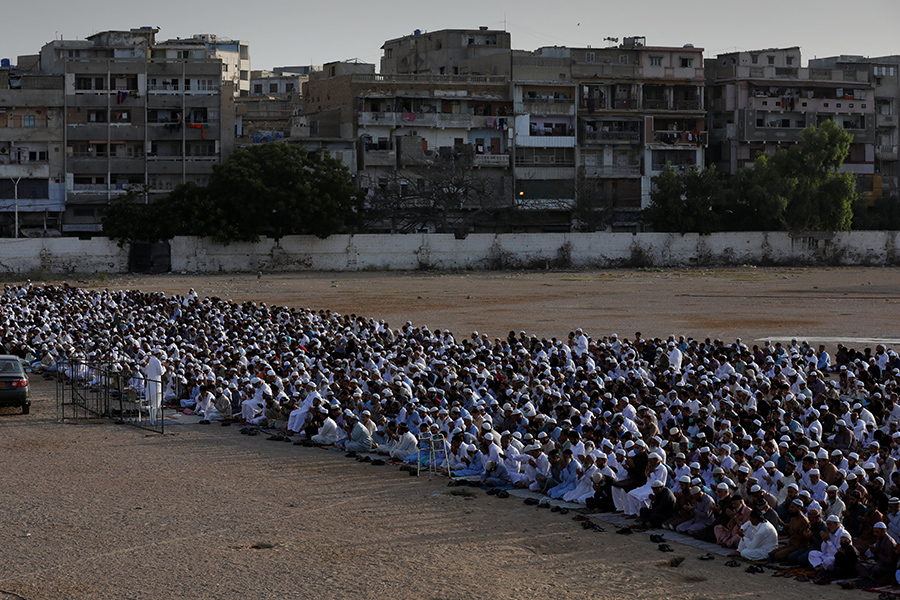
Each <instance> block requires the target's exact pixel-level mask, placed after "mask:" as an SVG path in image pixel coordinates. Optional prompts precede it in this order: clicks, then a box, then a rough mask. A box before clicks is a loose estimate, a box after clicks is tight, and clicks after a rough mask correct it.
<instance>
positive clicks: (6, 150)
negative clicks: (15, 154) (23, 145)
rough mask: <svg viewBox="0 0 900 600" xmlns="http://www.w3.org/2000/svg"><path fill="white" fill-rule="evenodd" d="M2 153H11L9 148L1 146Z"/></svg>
mask: <svg viewBox="0 0 900 600" xmlns="http://www.w3.org/2000/svg"><path fill="white" fill-rule="evenodd" d="M0 154H9V148H0Z"/></svg>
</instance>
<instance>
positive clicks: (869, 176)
mask: <svg viewBox="0 0 900 600" xmlns="http://www.w3.org/2000/svg"><path fill="white" fill-rule="evenodd" d="M706 89H707V104H708V106H709V116H708V119H709V122H710V156H709V162H710V164H715V165H716V167H717V168H718V169H719V170H720V171H721V172H722V173H724V174H727V175H731V174H734V173H735V172H736V171H737V170H738V169H740V168H741V167H745V166H747V165H750V164H752V162H753V160H754V159H755V157H756V156H757V155H758V154H759V153H760V152H774V151H775V150H776V149H777V148H779V147H786V146H788V145H792V144H796V143H798V142H799V141H800V133H801V132H802V131H803V130H804V129H805V128H806V127H810V126H818V125H820V124H821V123H823V122H824V121H827V120H833V121H835V122H836V123H838V124H839V125H841V126H842V127H843V128H844V129H845V130H847V131H848V132H849V133H851V134H853V143H852V144H851V146H850V154H849V156H848V157H847V159H846V161H845V162H844V167H843V169H844V170H845V171H851V172H854V173H856V174H857V176H858V177H857V181H858V185H859V186H860V190H861V191H863V192H865V191H866V190H869V191H871V190H872V186H873V179H874V178H873V176H874V173H875V132H876V118H875V90H874V87H873V85H872V84H871V83H870V81H869V73H868V71H867V70H866V69H865V68H863V69H858V70H857V69H844V68H827V67H812V66H810V67H808V68H805V67H802V66H801V55H800V48H797V47H793V48H774V49H768V50H758V51H746V52H731V53H727V54H720V55H718V56H717V57H716V58H711V59H708V60H707V61H706Z"/></svg>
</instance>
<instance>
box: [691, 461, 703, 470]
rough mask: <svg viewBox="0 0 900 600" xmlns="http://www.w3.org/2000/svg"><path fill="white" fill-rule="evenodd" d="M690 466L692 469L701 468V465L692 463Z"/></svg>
mask: <svg viewBox="0 0 900 600" xmlns="http://www.w3.org/2000/svg"><path fill="white" fill-rule="evenodd" d="M689 466H690V468H692V469H699V468H700V463H697V462H692V463H691V464H690V465H689Z"/></svg>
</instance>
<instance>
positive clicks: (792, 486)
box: [788, 483, 800, 490]
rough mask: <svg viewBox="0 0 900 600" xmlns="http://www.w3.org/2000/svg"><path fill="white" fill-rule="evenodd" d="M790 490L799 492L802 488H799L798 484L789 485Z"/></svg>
mask: <svg viewBox="0 0 900 600" xmlns="http://www.w3.org/2000/svg"><path fill="white" fill-rule="evenodd" d="M788 489H789V490H790V489H795V490H799V489H800V487H799V486H798V485H797V484H796V483H789V484H788Z"/></svg>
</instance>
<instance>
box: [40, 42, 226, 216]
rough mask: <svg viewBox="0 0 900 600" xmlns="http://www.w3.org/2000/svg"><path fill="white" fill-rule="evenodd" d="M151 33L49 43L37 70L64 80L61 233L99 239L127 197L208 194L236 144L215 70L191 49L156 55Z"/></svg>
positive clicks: (217, 66)
mask: <svg viewBox="0 0 900 600" xmlns="http://www.w3.org/2000/svg"><path fill="white" fill-rule="evenodd" d="M156 33H157V30H155V29H149V28H141V29H133V30H130V31H107V32H102V33H98V34H95V35H92V36H90V37H89V38H87V39H86V40H54V41H53V42H50V43H49V44H46V45H45V46H44V47H43V48H42V49H41V53H40V58H39V61H38V63H37V68H38V69H39V71H40V73H42V74H44V75H48V76H57V77H61V80H62V90H61V91H62V107H61V108H62V111H61V115H62V119H61V121H62V135H61V136H60V137H59V138H58V143H59V144H60V145H61V147H62V148H63V150H62V152H63V156H62V169H61V172H62V173H63V178H64V179H63V181H64V184H65V185H64V189H65V210H64V213H63V215H62V219H61V224H60V227H61V230H62V232H63V233H69V234H77V233H91V232H99V231H100V230H101V229H102V224H101V217H102V214H103V211H104V209H105V207H106V206H108V205H109V203H110V202H112V201H113V200H115V199H116V198H118V197H119V196H121V195H122V194H124V193H126V192H127V191H129V190H136V191H137V192H139V193H141V194H142V195H144V197H145V198H146V200H147V201H152V200H153V199H154V198H155V197H160V196H163V195H166V194H168V193H169V192H171V191H172V189H173V188H174V187H175V186H177V185H178V184H180V183H186V182H194V183H197V184H199V185H205V184H206V183H207V181H208V177H209V174H210V173H211V172H212V167H213V165H215V164H217V163H219V162H220V161H222V160H223V159H224V158H226V157H227V155H228V154H229V152H230V150H231V147H232V145H233V140H234V133H233V132H234V92H233V89H232V84H231V81H228V80H225V81H223V78H222V61H221V60H220V59H218V58H210V57H208V56H207V54H206V50H205V48H204V47H200V48H197V47H196V44H192V43H191V44H184V45H181V44H176V43H171V42H169V43H166V44H163V45H157V44H156V42H155V35H156Z"/></svg>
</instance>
